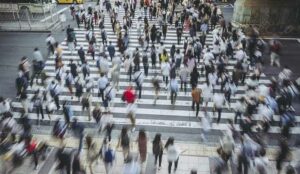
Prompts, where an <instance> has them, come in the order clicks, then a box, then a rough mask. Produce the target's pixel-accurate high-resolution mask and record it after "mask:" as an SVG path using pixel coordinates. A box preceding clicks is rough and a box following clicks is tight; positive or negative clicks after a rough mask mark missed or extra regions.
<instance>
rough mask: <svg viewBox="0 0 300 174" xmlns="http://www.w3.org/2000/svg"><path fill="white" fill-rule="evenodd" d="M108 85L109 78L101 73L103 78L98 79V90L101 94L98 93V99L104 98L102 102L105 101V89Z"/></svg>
mask: <svg viewBox="0 0 300 174" xmlns="http://www.w3.org/2000/svg"><path fill="white" fill-rule="evenodd" d="M107 84H108V79H107V77H106V76H105V75H104V74H103V73H101V77H100V78H99V79H98V89H99V92H98V97H101V98H102V102H103V101H104V95H103V93H104V89H105V88H106V86H107Z"/></svg>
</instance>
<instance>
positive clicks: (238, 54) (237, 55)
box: [234, 48, 246, 62]
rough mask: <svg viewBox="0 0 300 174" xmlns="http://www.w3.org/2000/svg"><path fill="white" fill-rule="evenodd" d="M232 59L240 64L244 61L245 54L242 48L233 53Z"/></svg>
mask: <svg viewBox="0 0 300 174" xmlns="http://www.w3.org/2000/svg"><path fill="white" fill-rule="evenodd" d="M234 58H235V59H236V60H237V61H240V62H243V60H244V59H246V53H245V52H244V50H243V48H240V49H239V50H238V51H236V52H235V55H234Z"/></svg>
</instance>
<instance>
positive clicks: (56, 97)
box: [53, 95, 60, 110]
mask: <svg viewBox="0 0 300 174" xmlns="http://www.w3.org/2000/svg"><path fill="white" fill-rule="evenodd" d="M53 99H54V102H55V105H56V108H57V110H58V109H59V108H60V106H59V95H55V96H54V97H53Z"/></svg>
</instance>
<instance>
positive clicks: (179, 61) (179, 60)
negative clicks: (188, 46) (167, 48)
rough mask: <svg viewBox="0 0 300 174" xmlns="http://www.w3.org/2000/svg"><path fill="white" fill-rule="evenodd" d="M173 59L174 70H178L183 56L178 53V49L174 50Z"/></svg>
mask: <svg viewBox="0 0 300 174" xmlns="http://www.w3.org/2000/svg"><path fill="white" fill-rule="evenodd" d="M174 58H175V63H176V68H180V65H181V62H182V58H183V55H182V54H181V53H180V50H179V49H177V50H176V53H175V56H174Z"/></svg>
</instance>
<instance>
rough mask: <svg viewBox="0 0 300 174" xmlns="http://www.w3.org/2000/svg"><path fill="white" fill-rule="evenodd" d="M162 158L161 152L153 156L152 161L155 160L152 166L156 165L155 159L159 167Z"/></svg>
mask: <svg viewBox="0 0 300 174" xmlns="http://www.w3.org/2000/svg"><path fill="white" fill-rule="evenodd" d="M162 156H163V153H162V152H161V153H159V154H154V159H155V161H154V164H155V166H156V164H157V159H158V166H159V167H161V161H162Z"/></svg>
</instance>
